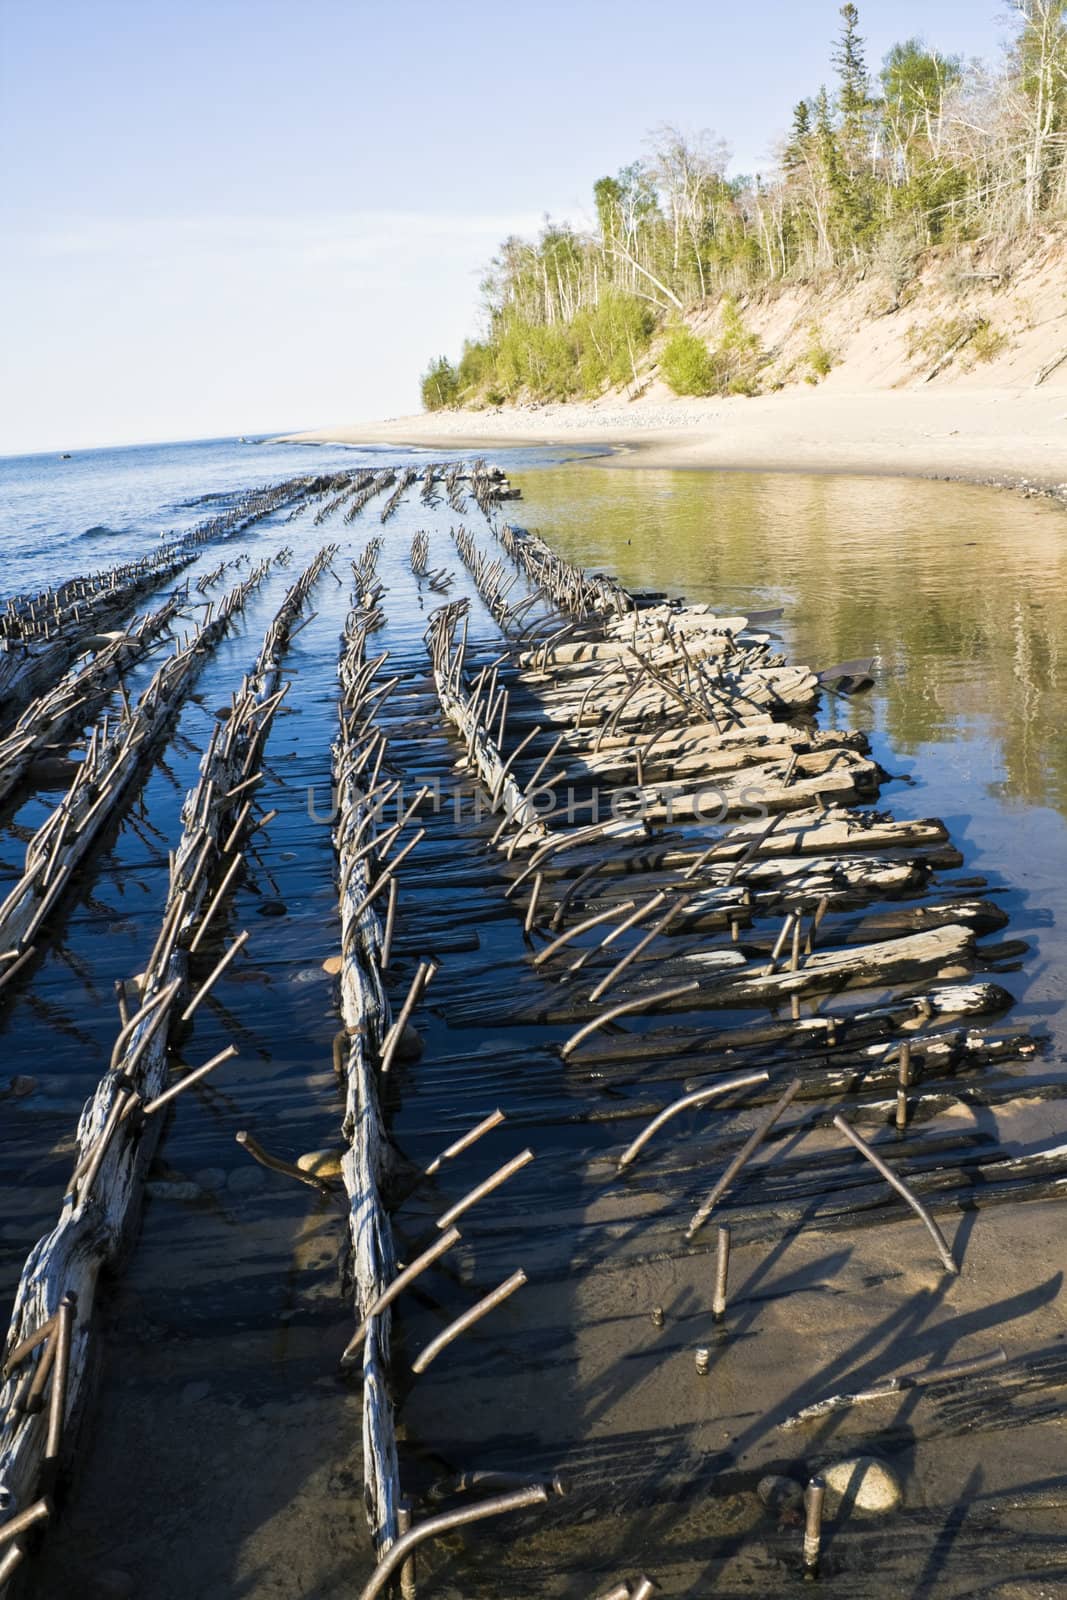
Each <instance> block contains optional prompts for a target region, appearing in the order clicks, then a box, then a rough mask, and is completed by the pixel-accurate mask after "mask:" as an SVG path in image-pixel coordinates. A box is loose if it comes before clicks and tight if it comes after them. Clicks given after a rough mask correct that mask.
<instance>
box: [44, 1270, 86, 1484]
mask: <svg viewBox="0 0 1067 1600" xmlns="http://www.w3.org/2000/svg"><path fill="white" fill-rule="evenodd" d="M77 1309H78V1299H77V1296H76V1295H75V1294H74V1293H73V1292H72V1291H68V1292H67V1293H66V1294H65V1295H64V1296H63V1298H62V1300H61V1301H60V1302H59V1310H58V1312H57V1313H56V1315H57V1317H58V1323H57V1325H56V1361H55V1372H54V1373H53V1376H52V1393H51V1395H50V1396H49V1405H48V1435H47V1438H46V1440H45V1448H44V1459H45V1461H57V1460H58V1459H59V1447H60V1443H61V1441H62V1438H63V1424H64V1422H65V1420H66V1414H67V1383H68V1379H69V1377H70V1346H71V1340H72V1339H73V1337H74V1322H75V1318H76V1315H77Z"/></svg>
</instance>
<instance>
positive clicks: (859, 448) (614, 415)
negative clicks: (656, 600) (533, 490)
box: [287, 381, 1067, 499]
mask: <svg viewBox="0 0 1067 1600" xmlns="http://www.w3.org/2000/svg"><path fill="white" fill-rule="evenodd" d="M287 437H288V438H289V439H290V440H291V441H293V442H301V443H339V444H384V443H389V444H415V445H424V446H427V447H429V448H433V447H434V446H437V445H439V446H447V447H449V448H453V449H454V448H457V447H459V448H463V449H467V448H474V447H478V448H491V447H496V448H500V447H501V446H514V445H525V444H530V445H533V444H553V445H561V446H564V447H566V446H567V445H569V444H575V445H578V444H580V445H590V444H593V445H603V446H605V447H611V449H612V451H613V452H614V453H613V454H612V456H611V458H610V464H611V465H612V466H613V467H627V466H630V467H674V468H705V469H706V468H722V469H726V468H743V469H747V470H751V471H759V470H763V471H792V472H844V473H860V474H872V473H873V474H884V473H891V474H893V475H895V476H904V477H949V478H962V479H968V480H971V481H973V482H979V483H991V482H992V483H1000V484H1004V485H1010V486H1013V487H1034V488H1038V489H1043V490H1055V491H1058V493H1059V495H1060V496H1061V497H1063V498H1064V499H1067V387H1065V386H1064V385H1062V384H1061V385H1057V386H1056V387H1052V386H1051V385H1050V386H1049V388H1048V389H1041V390H1040V391H1038V390H1034V389H976V388H972V387H969V386H967V387H963V386H960V387H955V386H953V387H947V386H946V387H939V388H935V389H925V388H924V389H906V390H892V391H870V390H868V391H866V392H862V393H849V392H848V391H847V390H845V389H841V388H838V387H836V386H835V385H834V383H833V382H832V381H831V382H829V383H827V384H826V385H825V386H824V387H823V388H820V389H818V390H813V391H808V390H805V391H789V392H785V393H780V394H774V395H763V396H759V397H758V398H756V399H744V398H741V397H736V398H729V399H713V400H674V399H666V400H665V399H655V400H652V399H649V400H638V401H634V402H632V403H627V402H626V401H623V400H619V399H618V398H612V399H610V400H604V401H598V402H595V403H592V404H572V405H555V406H539V407H529V408H526V407H524V408H521V409H520V408H516V409H501V410H497V411H483V412H446V413H427V414H424V415H417V416H408V417H390V418H387V419H385V420H384V421H380V422H371V423H356V424H339V425H336V426H332V427H323V428H315V429H311V430H309V431H308V432H306V433H298V434H291V435H288V436H287Z"/></svg>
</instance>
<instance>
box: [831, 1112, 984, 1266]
mask: <svg viewBox="0 0 1067 1600" xmlns="http://www.w3.org/2000/svg"><path fill="white" fill-rule="evenodd" d="M834 1127H835V1128H836V1129H837V1130H838V1132H839V1133H843V1134H844V1136H845V1138H846V1139H847V1140H848V1141H849V1143H850V1144H853V1145H855V1147H856V1149H857V1150H858V1151H859V1153H860V1155H861V1156H866V1158H867V1160H868V1161H869V1162H870V1163H871V1166H872V1167H873V1168H874V1170H875V1171H876V1172H878V1173H880V1174H881V1176H882V1177H883V1178H884V1179H885V1181H886V1183H888V1184H890V1185H892V1187H893V1188H894V1189H895V1190H896V1191H897V1194H899V1195H900V1197H901V1199H903V1200H906V1201H907V1203H908V1205H909V1206H910V1207H911V1209H912V1210H913V1211H914V1212H915V1215H916V1216H917V1217H918V1218H919V1219H920V1221H921V1222H922V1223H923V1224H924V1226H925V1228H926V1231H927V1233H929V1235H930V1237H931V1239H932V1240H933V1241H934V1246H935V1248H936V1250H937V1253H938V1255H939V1256H940V1257H941V1264H942V1266H943V1267H944V1269H945V1271H946V1272H951V1273H952V1275H953V1276H954V1277H955V1276H958V1274H959V1270H960V1269H959V1267H957V1265H956V1263H955V1261H954V1260H953V1257H952V1251H951V1250H950V1249H949V1247H948V1245H947V1244H946V1243H945V1236H944V1234H943V1233H942V1232H941V1229H940V1228H939V1227H938V1225H937V1223H936V1222H935V1221H934V1219H933V1217H932V1216H931V1215H930V1213H929V1211H927V1209H926V1207H925V1206H924V1205H923V1203H922V1201H921V1200H919V1199H918V1198H917V1197H916V1196H915V1195H914V1194H912V1192H911V1190H910V1189H909V1188H908V1186H907V1184H906V1183H905V1182H904V1180H903V1178H898V1177H897V1174H896V1173H895V1172H894V1171H893V1169H892V1167H888V1166H886V1164H885V1162H884V1161H883V1160H882V1158H881V1156H879V1155H876V1154H875V1152H874V1151H873V1150H872V1149H871V1147H870V1145H869V1144H868V1143H867V1141H866V1139H864V1138H862V1137H861V1136H860V1135H859V1134H858V1133H857V1132H856V1130H855V1128H853V1127H852V1126H851V1125H850V1124H849V1123H848V1122H846V1121H845V1119H844V1117H842V1116H840V1115H838V1116H836V1117H835V1118H834Z"/></svg>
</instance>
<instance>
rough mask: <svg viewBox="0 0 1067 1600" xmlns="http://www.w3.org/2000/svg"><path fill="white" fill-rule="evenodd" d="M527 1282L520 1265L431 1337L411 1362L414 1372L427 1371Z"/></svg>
mask: <svg viewBox="0 0 1067 1600" xmlns="http://www.w3.org/2000/svg"><path fill="white" fill-rule="evenodd" d="M525 1282H526V1274H525V1272H523V1270H522V1268H521V1267H520V1268H519V1270H518V1271H517V1272H513V1273H512V1274H511V1277H510V1278H505V1280H504V1282H503V1283H501V1284H498V1285H497V1287H496V1288H495V1289H493V1290H491V1291H490V1293H489V1294H487V1295H485V1296H484V1298H483V1299H481V1300H479V1301H478V1304H477V1305H475V1306H471V1308H470V1310H469V1311H465V1312H464V1313H463V1315H462V1316H461V1317H457V1318H456V1320H455V1322H450V1323H449V1325H448V1327H447V1328H445V1329H444V1330H443V1332H441V1333H439V1334H438V1335H437V1338H436V1339H431V1341H430V1343H429V1344H428V1345H427V1346H426V1348H425V1350H422V1351H420V1352H419V1354H418V1355H417V1356H416V1357H415V1360H414V1361H413V1362H412V1363H411V1370H412V1372H425V1371H426V1368H427V1367H428V1366H429V1365H430V1362H431V1361H433V1360H434V1358H435V1357H436V1356H439V1355H440V1354H441V1351H442V1350H444V1349H445V1347H446V1346H447V1345H450V1344H452V1342H453V1341H454V1340H455V1339H458V1338H459V1336H460V1334H461V1333H465V1332H466V1331H467V1329H468V1328H471V1327H473V1326H474V1324H475V1323H476V1322H480V1321H481V1320H482V1318H483V1317H485V1316H488V1314H489V1312H490V1311H492V1310H494V1309H495V1308H496V1307H497V1306H499V1305H501V1304H502V1303H503V1302H504V1301H505V1300H507V1299H509V1298H510V1297H511V1296H512V1295H513V1294H514V1293H515V1291H516V1290H517V1289H521V1288H522V1286H523V1284H524V1283H525Z"/></svg>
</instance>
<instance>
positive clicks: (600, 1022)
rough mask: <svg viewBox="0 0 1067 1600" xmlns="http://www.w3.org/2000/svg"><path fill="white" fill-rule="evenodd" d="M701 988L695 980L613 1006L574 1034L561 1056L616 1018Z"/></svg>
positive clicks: (561, 1048)
mask: <svg viewBox="0 0 1067 1600" xmlns="http://www.w3.org/2000/svg"><path fill="white" fill-rule="evenodd" d="M699 988H700V979H699V978H694V979H692V981H691V982H690V983H680V984H677V985H676V986H675V987H674V988H672V989H658V990H656V992H655V993H653V994H646V995H638V996H637V997H636V998H635V999H633V1000H624V1001H623V1002H622V1003H621V1004H620V1005H617V1006H612V1007H611V1008H610V1010H608V1011H602V1012H601V1014H600V1016H599V1017H594V1018H593V1020H592V1022H587V1023H586V1024H585V1026H584V1027H581V1028H579V1029H578V1032H577V1033H572V1034H571V1036H570V1038H569V1039H568V1040H567V1041H566V1042H565V1043H564V1044H561V1045H560V1047H559V1053H560V1055H561V1056H562V1057H563V1058H564V1059H566V1058H567V1056H569V1055H571V1054H572V1053H573V1052H574V1051H575V1050H577V1048H578V1046H579V1045H580V1044H581V1042H582V1040H583V1039H588V1038H589V1036H590V1034H592V1033H596V1031H597V1029H598V1028H603V1027H606V1026H607V1024H608V1023H609V1022H614V1021H615V1018H616V1017H625V1016H627V1015H628V1014H629V1013H630V1012H631V1011H651V1010H652V1008H653V1006H658V1005H662V1004H663V1002H664V1001H665V1000H676V999H679V998H680V997H681V996H682V995H683V994H692V992H693V990H694V989H699Z"/></svg>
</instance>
